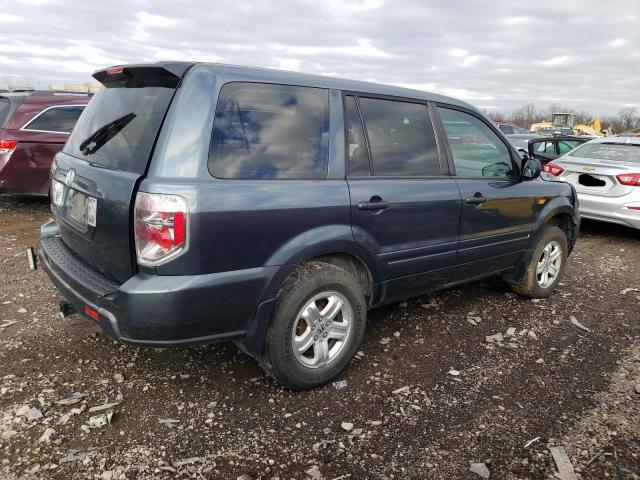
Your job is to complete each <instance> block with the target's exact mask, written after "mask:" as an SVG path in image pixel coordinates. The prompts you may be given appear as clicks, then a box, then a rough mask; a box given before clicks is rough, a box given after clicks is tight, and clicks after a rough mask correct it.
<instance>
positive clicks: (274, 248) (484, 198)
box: [40, 63, 579, 388]
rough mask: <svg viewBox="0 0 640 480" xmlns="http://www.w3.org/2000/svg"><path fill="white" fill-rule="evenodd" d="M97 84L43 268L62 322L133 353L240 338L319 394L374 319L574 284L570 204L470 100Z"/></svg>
mask: <svg viewBox="0 0 640 480" xmlns="http://www.w3.org/2000/svg"><path fill="white" fill-rule="evenodd" d="M94 77H95V78H96V79H97V80H98V81H100V82H101V83H102V84H103V85H104V88H102V89H101V90H100V91H99V93H97V94H96V95H95V96H94V97H93V98H92V100H91V101H90V102H89V104H88V106H87V107H86V109H85V110H84V112H83V114H82V116H81V117H80V119H79V121H78V123H77V124H76V126H75V128H74V130H73V133H72V134H71V136H70V138H69V141H68V142H67V144H66V145H65V147H64V150H63V151H62V152H60V153H59V154H58V155H57V156H56V159H55V162H54V165H53V167H52V180H51V199H52V206H51V209H52V212H53V216H54V218H53V220H52V221H50V222H49V223H47V224H45V225H43V227H42V231H41V237H42V238H41V247H40V258H41V261H42V265H43V266H44V268H45V270H46V271H47V273H48V274H49V276H50V278H51V280H52V281H53V282H54V283H55V284H56V286H57V287H58V288H59V290H60V291H61V292H62V294H63V295H64V297H66V300H65V301H63V302H62V303H61V305H62V308H63V310H64V312H65V313H74V312H78V313H80V314H82V315H84V316H85V317H87V318H89V319H91V320H93V321H95V322H97V323H98V324H99V325H100V326H101V327H102V329H103V330H104V331H105V332H106V333H107V334H108V335H110V336H112V337H114V338H116V339H117V340H119V341H122V342H125V343H129V344H135V345H150V346H168V345H192V344H200V343H210V342H216V341H223V340H231V341H234V342H236V343H237V345H239V347H240V348H241V349H242V350H243V351H244V352H246V353H247V354H249V355H251V356H253V357H255V358H256V359H257V360H258V361H259V362H260V364H261V365H262V367H263V368H264V369H265V370H266V371H267V373H269V375H271V376H272V377H273V378H274V379H276V380H277V381H278V382H280V383H281V384H283V385H285V386H287V387H289V388H311V387H314V386H317V385H320V384H323V383H325V382H328V381H329V380H331V379H332V378H334V377H335V376H336V375H338V374H339V373H340V372H341V371H342V370H343V369H344V368H345V367H346V366H347V364H348V363H349V361H350V359H351V357H352V355H353V354H354V352H356V351H357V349H358V346H359V343H360V341H361V339H362V336H363V333H364V329H365V321H366V316H367V311H368V310H369V309H372V308H375V307H377V306H379V305H382V304H388V303H391V302H396V301H398V300H402V299H406V298H409V297H413V296H417V295H424V294H428V293H430V292H433V291H435V290H438V289H442V288H446V287H449V286H451V285H456V284H460V283H464V282H469V281H472V280H476V279H478V278H482V277H486V276H489V275H496V274H497V275H501V276H503V277H504V278H505V279H506V280H507V281H508V282H510V283H511V285H512V286H513V289H514V290H515V291H517V292H518V293H520V294H523V295H527V296H530V297H546V296H548V295H550V294H551V293H552V292H553V290H554V288H555V287H556V285H557V284H558V282H559V280H560V279H561V278H562V275H563V272H564V271H565V268H566V263H567V257H568V255H569V254H570V252H571V250H572V248H573V246H574V244H575V241H576V237H577V234H578V227H579V217H578V213H577V208H576V207H577V200H576V194H575V191H574V190H573V188H572V187H571V186H570V185H569V184H566V183H558V182H545V181H542V180H541V179H539V178H538V177H539V174H540V163H539V162H538V161H537V160H535V159H529V158H526V157H525V158H521V157H520V156H519V154H518V153H517V152H516V151H515V149H514V147H513V146H512V145H511V144H510V143H509V141H508V140H507V139H506V138H505V137H504V135H503V134H502V133H501V132H500V131H499V130H498V129H497V128H496V127H495V125H494V124H492V122H491V121H490V120H488V119H487V118H485V117H484V116H483V115H482V114H481V113H480V112H478V110H476V109H475V108H473V107H472V106H470V105H468V104H466V103H464V102H461V101H458V100H454V99H452V98H447V97H443V96H440V95H434V94H430V93H425V92H418V91H413V90H407V89H402V88H396V87H390V86H384V85H376V84H371V83H364V82H357V81H348V80H340V79H336V78H331V77H322V76H312V75H304V74H299V73H289V72H281V71H273V70H264V69H256V68H246V67H234V66H226V65H215V64H205V63H196V64H194V63H157V64H151V65H126V66H118V67H111V68H108V69H105V70H101V71H98V72H96V73H95V74H94Z"/></svg>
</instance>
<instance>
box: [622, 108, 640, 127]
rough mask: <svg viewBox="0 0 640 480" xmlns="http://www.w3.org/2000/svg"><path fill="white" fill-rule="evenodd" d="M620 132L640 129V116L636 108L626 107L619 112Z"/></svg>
mask: <svg viewBox="0 0 640 480" xmlns="http://www.w3.org/2000/svg"><path fill="white" fill-rule="evenodd" d="M618 122H619V125H620V130H619V131H620V132H627V131H629V130H635V129H636V128H639V127H640V116H638V110H637V109H636V108H635V107H625V108H623V109H621V110H620V111H619V112H618Z"/></svg>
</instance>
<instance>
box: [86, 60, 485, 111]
mask: <svg viewBox="0 0 640 480" xmlns="http://www.w3.org/2000/svg"><path fill="white" fill-rule="evenodd" d="M194 65H198V66H200V65H202V66H206V67H209V68H211V70H212V71H213V72H215V73H216V74H218V75H221V76H223V77H233V78H234V79H236V81H247V82H251V81H254V82H273V83H284V84H290V85H299V86H309V87H318V88H328V89H337V90H344V91H348V92H349V91H350V92H363V93H364V92H366V93H370V94H374V95H389V96H394V97H405V98H413V99H418V100H424V101H434V102H444V103H448V104H451V105H457V106H460V107H465V108H469V109H472V110H474V111H478V110H477V109H476V108H475V107H473V106H472V105H470V104H468V103H466V102H464V101H462V100H457V99H455V98H451V97H447V96H445V95H439V94H436V93H429V92H425V91H422V90H413V89H410V88H403V87H396V86H393V85H385V84H381V83H372V82H363V81H359V80H346V79H341V78H336V77H330V76H325V75H313V74H308V73H299V72H290V71H286V70H275V69H270V68H262V67H248V66H240V65H228V64H222V63H197V62H157V63H153V64H138V65H123V67H124V68H125V69H127V68H146V67H159V68H164V69H166V70H167V71H169V72H172V73H173V74H175V75H176V76H181V75H182V73H183V72H185V71H186V70H187V69H189V68H191V67H192V66H194ZM104 72H105V69H102V70H98V71H97V72H94V74H93V76H94V77H95V78H98V77H101V78H103V77H104ZM96 75H97V76H96Z"/></svg>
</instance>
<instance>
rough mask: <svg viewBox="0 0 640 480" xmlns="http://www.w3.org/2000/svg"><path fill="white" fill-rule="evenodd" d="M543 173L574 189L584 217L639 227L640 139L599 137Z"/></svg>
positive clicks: (550, 164)
mask: <svg viewBox="0 0 640 480" xmlns="http://www.w3.org/2000/svg"><path fill="white" fill-rule="evenodd" d="M544 171H545V177H546V178H548V179H550V180H558V181H564V182H569V183H570V184H571V185H573V186H574V187H575V189H576V191H577V193H578V198H579V200H580V214H581V215H582V217H584V218H590V219H594V220H601V221H604V222H611V223H618V224H621V225H626V226H629V227H633V228H640V138H634V137H601V138H596V139H595V140H591V141H590V142H588V143H585V144H583V145H581V146H580V147H578V148H576V149H575V150H571V151H570V152H569V153H567V154H566V155H563V156H562V157H560V158H558V159H557V160H554V161H553V162H552V163H548V164H547V165H545V166H544Z"/></svg>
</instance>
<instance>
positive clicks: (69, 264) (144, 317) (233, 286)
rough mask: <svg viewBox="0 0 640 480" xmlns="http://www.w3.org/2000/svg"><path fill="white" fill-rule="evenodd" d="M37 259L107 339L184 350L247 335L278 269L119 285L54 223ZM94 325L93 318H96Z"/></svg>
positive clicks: (139, 278)
mask: <svg viewBox="0 0 640 480" xmlns="http://www.w3.org/2000/svg"><path fill="white" fill-rule="evenodd" d="M38 253H39V259H40V263H41V265H42V267H43V269H44V270H45V271H46V272H47V274H48V275H49V277H50V278H51V281H52V282H53V283H54V284H55V286H56V287H57V288H58V290H60V292H61V293H62V295H63V296H64V297H65V298H66V299H67V300H68V301H70V302H71V303H72V304H73V305H74V307H75V308H76V310H77V311H78V312H80V313H81V314H82V315H83V316H86V317H87V318H91V317H90V316H89V315H87V314H86V313H85V312H84V311H83V309H84V307H85V306H88V307H89V308H91V309H93V310H95V311H97V312H98V314H99V321H98V323H99V324H100V326H101V327H102V329H103V330H104V332H105V333H107V334H108V335H109V336H111V337H113V338H115V339H116V340H118V341H121V342H123V343H129V344H136V345H147V346H181V345H194V344H200V343H212V342H217V341H224V340H236V339H241V338H243V337H244V336H245V334H246V331H247V329H248V328H250V323H251V320H252V319H253V317H254V315H255V312H256V310H257V307H258V304H259V301H260V299H261V298H262V296H263V294H264V291H265V288H266V286H267V285H268V283H269V282H270V280H271V278H272V276H273V275H274V274H275V273H276V269H277V267H263V268H254V269H248V270H240V271H233V272H222V273H214V274H207V275H181V276H159V275H148V274H144V273H138V274H137V275H135V276H133V277H132V278H130V279H129V280H127V281H126V282H125V283H123V284H121V285H116V284H114V283H112V282H110V281H109V280H108V279H107V278H105V277H104V276H102V275H101V274H100V273H99V272H96V271H95V270H92V269H91V268H90V267H89V266H87V265H86V264H84V263H83V262H82V260H80V259H79V258H77V257H76V256H75V255H74V254H73V252H71V251H70V250H68V249H67V248H66V246H65V245H64V243H63V242H62V240H61V239H60V237H59V236H58V235H57V225H55V223H54V222H53V221H51V222H49V223H47V224H45V225H43V226H42V228H41V242H40V248H39V252H38ZM91 320H92V321H95V320H94V319H91Z"/></svg>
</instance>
